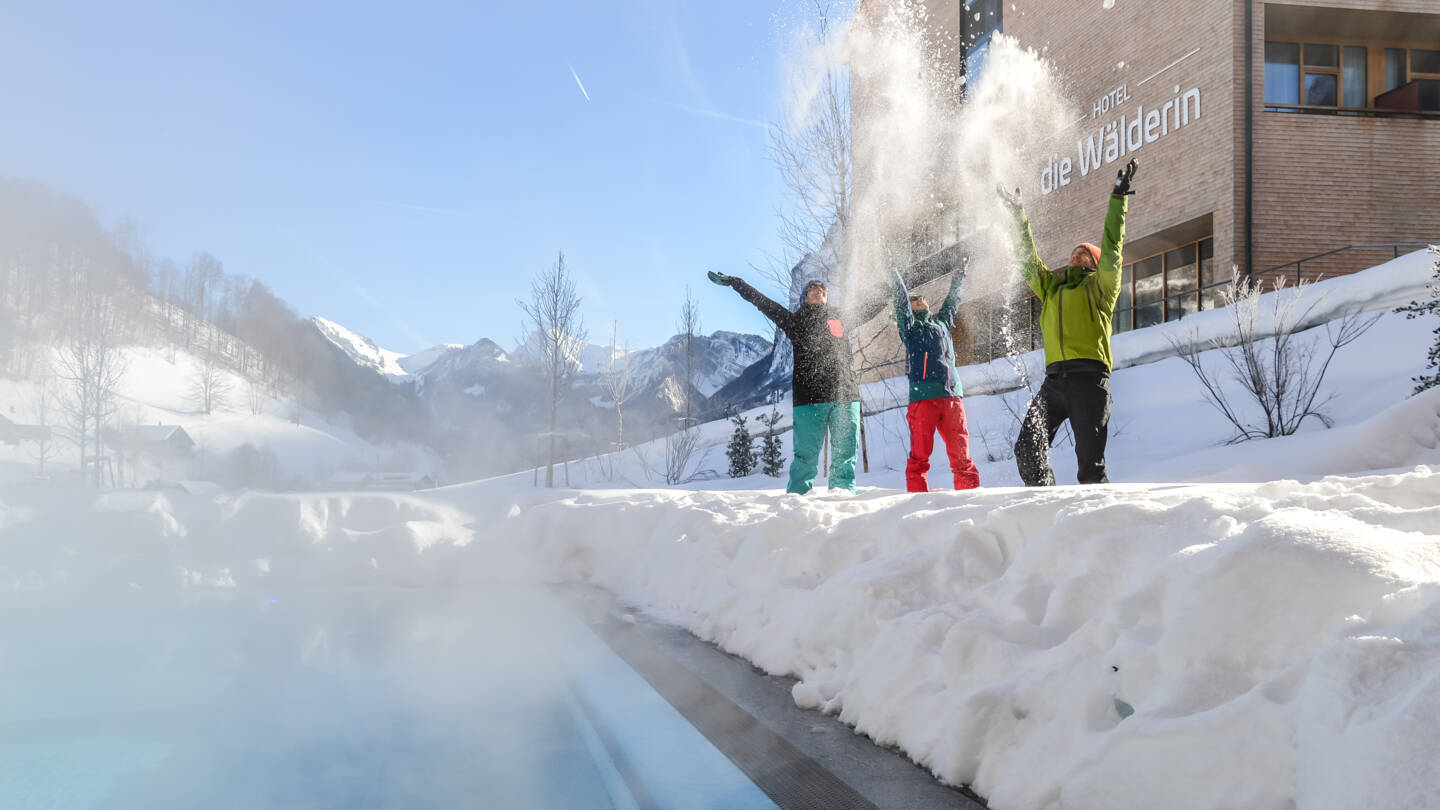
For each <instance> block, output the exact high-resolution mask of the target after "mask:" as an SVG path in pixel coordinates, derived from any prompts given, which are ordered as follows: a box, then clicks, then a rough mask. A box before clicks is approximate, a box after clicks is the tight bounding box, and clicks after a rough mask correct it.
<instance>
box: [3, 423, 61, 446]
mask: <svg viewBox="0 0 1440 810" xmlns="http://www.w3.org/2000/svg"><path fill="white" fill-rule="evenodd" d="M52 435H53V433H52V432H51V430H50V426H49V425H18V424H16V423H14V422H12V421H10V420H9V419H7V418H5V417H4V416H0V444H11V445H17V444H19V443H21V442H44V441H49V440H50V438H51V437H52Z"/></svg>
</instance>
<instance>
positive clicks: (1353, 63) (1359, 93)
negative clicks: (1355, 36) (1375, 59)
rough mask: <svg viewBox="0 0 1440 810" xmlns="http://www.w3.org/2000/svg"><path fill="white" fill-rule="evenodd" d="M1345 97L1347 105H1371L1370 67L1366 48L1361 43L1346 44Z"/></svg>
mask: <svg viewBox="0 0 1440 810" xmlns="http://www.w3.org/2000/svg"><path fill="white" fill-rule="evenodd" d="M1342 73H1343V76H1344V81H1343V84H1344V99H1345V106H1346V107H1369V106H1370V93H1369V90H1368V89H1367V88H1368V82H1369V74H1370V69H1369V66H1368V65H1367V64H1366V50H1365V48H1364V47H1362V46H1359V45H1346V46H1345V68H1344V70H1343V71H1342Z"/></svg>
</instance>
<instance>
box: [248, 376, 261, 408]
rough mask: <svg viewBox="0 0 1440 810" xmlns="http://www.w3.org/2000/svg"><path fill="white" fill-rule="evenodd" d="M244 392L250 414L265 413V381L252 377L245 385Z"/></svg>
mask: <svg viewBox="0 0 1440 810" xmlns="http://www.w3.org/2000/svg"><path fill="white" fill-rule="evenodd" d="M245 394H246V401H247V404H249V406H250V415H251V416H259V415H260V414H262V413H265V383H264V382H263V381H261V380H260V379H259V378H258V377H252V378H251V379H250V380H249V382H248V383H247V384H246V386H245Z"/></svg>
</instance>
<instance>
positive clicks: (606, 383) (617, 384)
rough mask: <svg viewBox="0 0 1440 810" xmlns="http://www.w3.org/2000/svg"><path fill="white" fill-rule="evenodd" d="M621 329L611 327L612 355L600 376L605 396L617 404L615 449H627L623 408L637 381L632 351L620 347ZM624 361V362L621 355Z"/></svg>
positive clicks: (613, 324) (613, 325)
mask: <svg viewBox="0 0 1440 810" xmlns="http://www.w3.org/2000/svg"><path fill="white" fill-rule="evenodd" d="M619 333H620V327H619V325H618V324H615V323H612V324H611V325H610V354H609V356H608V358H607V360H606V364H605V373H603V374H601V375H600V387H601V388H602V389H603V390H604V391H605V396H607V397H609V398H610V401H611V402H613V403H615V449H616V450H624V449H625V414H624V412H623V411H622V410H621V407H622V406H623V405H624V404H625V402H626V400H628V399H630V395H631V393H632V391H631V390H630V389H631V383H632V382H633V381H634V379H635V364H634V363H631V362H630V350H629V348H628V347H626V348H624V349H622V348H621V347H620V345H619ZM622 353H623V355H624V359H623V361H622V359H621V354H622Z"/></svg>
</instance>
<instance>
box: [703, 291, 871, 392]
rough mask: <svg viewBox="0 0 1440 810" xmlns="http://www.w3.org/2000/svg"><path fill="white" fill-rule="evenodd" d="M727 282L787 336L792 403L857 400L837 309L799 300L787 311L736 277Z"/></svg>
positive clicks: (846, 340) (848, 346)
mask: <svg viewBox="0 0 1440 810" xmlns="http://www.w3.org/2000/svg"><path fill="white" fill-rule="evenodd" d="M730 286H732V287H734V288H735V292H738V293H740V297H741V298H744V299H745V300H746V301H749V302H750V303H752V304H754V305H755V308H756V309H758V310H760V312H761V314H763V315H764V316H765V317H767V318H769V319H770V320H772V321H774V322H775V325H776V326H778V327H780V331H782V332H784V333H785V336H786V337H788V338H790V344H791V345H792V346H793V347H794V349H795V374H794V380H793V386H794V403H793V404H794V405H796V406H797V407H798V406H800V405H814V404H816V403H820V402H858V401H859V400H860V388H859V386H858V385H856V382H855V370H854V368H853V363H852V361H851V356H850V339H849V335H847V334H846V332H845V325H844V323H843V321H842V319H841V317H840V312H839V311H838V310H835V309H832V308H830V307H817V306H811V305H810V304H803V303H802V304H801V305H800V308H799V309H797V310H795V311H794V312H791V311H790V310H788V309H786V308H785V307H782V306H780V305H779V304H777V303H775V302H774V301H771V300H770V299H769V298H767V297H765V295H764V294H762V293H761V292H760V291H759V290H756V289H755V288H754V287H751V286H750V285H749V284H747V283H745V282H744V281H741V280H740V279H738V278H736V279H732V280H731V283H730Z"/></svg>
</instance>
